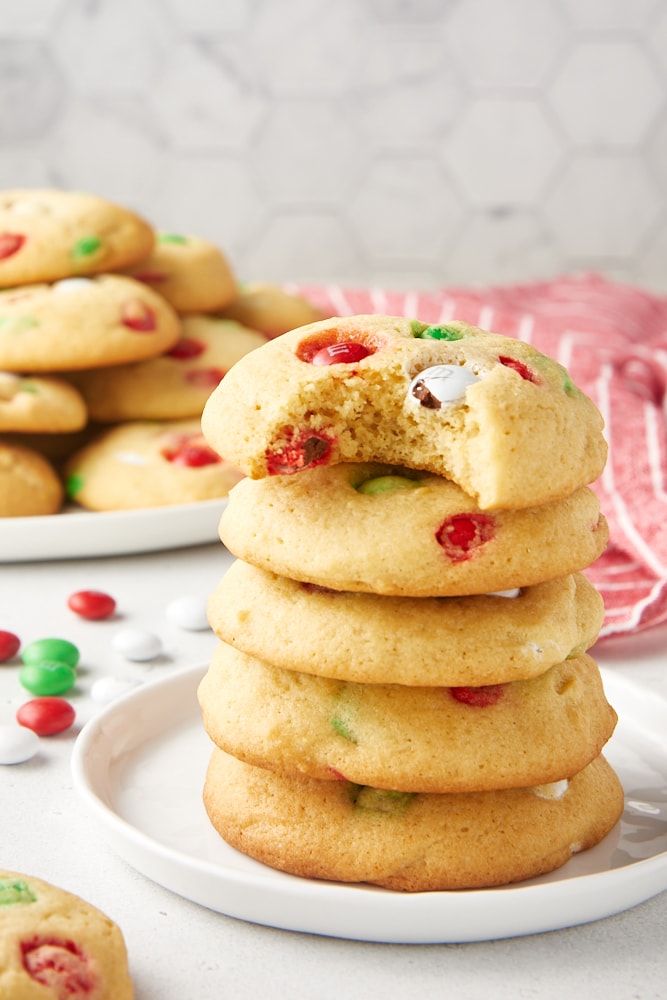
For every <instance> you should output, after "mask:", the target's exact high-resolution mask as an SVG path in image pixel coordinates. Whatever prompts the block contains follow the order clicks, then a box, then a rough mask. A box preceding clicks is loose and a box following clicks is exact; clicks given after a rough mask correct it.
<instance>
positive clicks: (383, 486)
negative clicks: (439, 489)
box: [357, 476, 423, 496]
mask: <svg viewBox="0 0 667 1000" xmlns="http://www.w3.org/2000/svg"><path fill="white" fill-rule="evenodd" d="M422 485H423V483H421V482H420V481H419V480H418V479H409V478H408V477H407V476H374V477H373V479H365V480H364V481H363V483H361V484H360V485H359V486H357V493H365V494H367V495H369V496H374V495H375V494H377V493H389V492H391V491H393V490H414V489H417V488H418V487H419V486H422Z"/></svg>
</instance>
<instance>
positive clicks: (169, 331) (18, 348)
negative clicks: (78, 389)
mask: <svg viewBox="0 0 667 1000" xmlns="http://www.w3.org/2000/svg"><path fill="white" fill-rule="evenodd" d="M179 336H180V321H179V318H178V316H177V315H176V313H175V312H174V311H173V309H172V308H171V306H169V305H168V304H167V303H166V302H165V301H164V299H162V298H161V297H160V296H159V295H156V294H155V292H153V291H151V290H150V288H146V286H145V285H142V284H141V283H140V282H139V281H134V280H133V279H132V278H125V277H121V276H120V275H116V274H106V275H102V276H100V277H95V278H68V279H66V280H63V281H57V282H55V283H54V284H52V285H31V286H29V287H25V288H18V289H12V290H10V291H4V292H0V368H4V369H6V370H7V371H12V372H26V371H28V372H31V373H36V372H61V371H66V370H67V369H70V368H74V369H80V368H97V367H100V366H105V365H118V364H125V363H126V362H130V361H141V360H143V359H144V358H152V357H154V356H155V355H157V354H162V353H163V352H164V351H167V350H169V349H170V348H171V347H173V346H174V344H175V343H176V341H177V340H178V338H179Z"/></svg>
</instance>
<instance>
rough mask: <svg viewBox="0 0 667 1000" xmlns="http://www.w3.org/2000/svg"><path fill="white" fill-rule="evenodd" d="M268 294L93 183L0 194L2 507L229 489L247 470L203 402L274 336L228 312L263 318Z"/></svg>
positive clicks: (98, 503) (212, 253)
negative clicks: (204, 430)
mask: <svg viewBox="0 0 667 1000" xmlns="http://www.w3.org/2000/svg"><path fill="white" fill-rule="evenodd" d="M267 294H268V295H269V296H270V290H269V291H266V290H265V291H264V292H263V295H260V296H259V297H258V291H257V290H248V291H247V292H246V291H243V292H241V291H240V290H239V288H238V286H237V283H236V280H235V278H234V275H233V273H232V270H231V268H230V266H229V263H228V262H227V259H226V257H225V256H224V254H223V253H222V252H221V251H220V250H219V249H218V248H217V247H216V246H214V245H213V244H211V243H209V242H207V241H205V240H202V239H199V238H198V237H194V236H181V235H177V234H173V233H162V232H158V231H155V230H154V229H153V228H152V227H151V226H150V225H149V224H148V223H147V222H146V221H145V220H144V219H142V218H141V217H140V216H138V215H137V214H136V213H135V212H132V211H130V210H129V209H127V208H124V207H123V206H120V205H116V204H113V203H111V202H109V201H107V200H106V199H103V198H100V197H98V196H96V195H92V194H85V193H81V192H67V191H59V190H50V189H47V190H41V189H18V190H9V191H4V192H2V193H0V434H2V440H1V441H0V486H1V487H2V489H0V516H4V517H9V516H28V515H34V514H53V513H56V512H57V511H59V510H60V509H61V507H62V504H63V500H64V498H65V492H67V494H68V495H69V496H70V497H71V498H72V499H74V500H75V501H76V502H77V503H78V504H79V505H81V506H83V507H87V508H89V509H92V510H110V509H116V508H126V507H150V506H158V505H163V504H171V503H186V502H189V501H192V500H201V499H207V498H212V497H219V496H225V495H226V494H227V491H228V489H229V487H230V486H231V485H233V484H234V483H235V482H237V481H238V479H239V478H240V475H241V474H240V473H239V471H238V470H237V469H235V468H234V467H233V466H232V465H231V464H230V463H227V462H224V461H223V460H222V459H221V457H220V456H219V455H217V454H216V453H214V452H213V451H212V450H211V449H210V448H208V447H207V446H206V444H205V442H204V441H203V439H202V436H201V427H200V418H201V413H202V410H203V407H204V404H205V402H206V400H207V398H208V396H209V394H210V392H211V390H212V389H213V388H214V387H215V386H216V385H217V384H218V382H219V381H220V379H221V378H222V377H223V376H224V375H225V373H226V372H227V370H228V369H229V368H230V367H231V365H232V364H234V363H235V362H236V361H237V360H238V359H239V358H240V357H242V356H243V355H245V354H246V353H248V352H249V351H251V350H253V349H254V348H256V347H258V346H260V345H262V344H264V343H265V342H266V340H267V336H268V332H267V333H264V332H262V330H261V329H260V328H259V327H257V328H254V327H251V325H250V324H248V323H242V322H239V321H238V320H237V319H236V318H234V317H233V316H231V315H230V316H227V315H225V310H226V309H228V308H229V309H234V310H236V311H237V312H238V311H239V310H241V312H242V313H243V315H244V316H247V317H248V319H249V320H252V319H254V318H257V319H258V321H260V322H264V315H265V313H266V306H267V299H266V296H267ZM275 297H276V293H274V295H273V298H272V299H271V301H274V300H275ZM278 301H279V304H280V306H281V308H283V307H285V303H284V302H283V297H280V298H279V300H278ZM290 305H291V306H292V311H293V309H294V308H298V309H299V310H300V312H299V316H301V313H303V307H302V303H301V301H300V300H299V299H297V298H294V297H288V298H287V303H286V306H287V307H289V306H290ZM304 315H305V316H307V318H308V319H309V320H311V319H312V318H313V314H312V311H311V313H310V314H308V311H307V310H306V312H305V314H304ZM299 321H300V320H299ZM304 321H305V320H304ZM295 325H296V324H295Z"/></svg>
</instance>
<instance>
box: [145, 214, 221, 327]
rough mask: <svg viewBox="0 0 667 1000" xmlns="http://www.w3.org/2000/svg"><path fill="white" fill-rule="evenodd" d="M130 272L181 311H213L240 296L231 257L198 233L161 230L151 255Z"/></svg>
mask: <svg viewBox="0 0 667 1000" xmlns="http://www.w3.org/2000/svg"><path fill="white" fill-rule="evenodd" d="M127 273H128V274H129V275H130V276H131V277H133V278H136V279H137V281H143V282H144V283H145V284H147V285H150V286H151V288H153V289H155V291H156V292H159V293H160V295H162V296H163V297H164V298H165V299H166V300H167V302H169V304H170V305H171V306H173V308H174V309H175V310H176V311H177V312H179V313H199V312H213V311H214V310H216V309H222V308H223V307H225V306H226V305H227V304H228V303H230V302H231V301H232V299H234V297H235V296H236V280H235V278H234V275H233V273H232V269H231V267H230V265H229V262H228V260H227V258H226V257H225V255H224V254H223V253H222V251H221V250H220V249H219V248H218V247H217V246H215V245H214V244H213V243H209V242H208V240H203V239H200V238H199V237H198V236H182V235H180V234H178V233H161V232H158V233H157V234H156V243H155V246H154V247H153V250H152V252H151V253H150V255H149V256H148V257H147V258H146V259H145V260H142V261H140V263H139V264H137V265H135V266H134V267H132V268H130V269H129V271H128V272H127Z"/></svg>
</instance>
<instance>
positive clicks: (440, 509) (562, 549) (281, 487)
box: [220, 348, 608, 597]
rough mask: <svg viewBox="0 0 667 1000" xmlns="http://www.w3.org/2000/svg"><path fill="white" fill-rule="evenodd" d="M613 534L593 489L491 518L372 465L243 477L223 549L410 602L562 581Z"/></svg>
mask: <svg viewBox="0 0 667 1000" xmlns="http://www.w3.org/2000/svg"><path fill="white" fill-rule="evenodd" d="M260 350H263V348H261V349H260ZM228 377H229V376H228ZM607 536H608V529H607V524H606V521H605V519H604V517H603V516H602V515H601V514H600V510H599V502H598V499H597V497H596V495H595V494H594V493H593V491H592V490H590V489H589V488H588V487H582V488H581V489H579V490H577V491H576V492H575V493H573V494H572V495H571V496H568V497H566V498H565V499H562V500H555V501H553V502H551V503H547V504H542V505H541V506H539V507H532V508H525V509H521V510H493V511H482V510H480V508H479V506H478V505H477V504H476V503H475V502H474V501H473V500H472V499H471V497H469V496H467V495H466V494H465V493H464V492H463V491H462V490H461V489H459V487H458V486H456V485H455V484H454V483H453V482H450V481H449V480H447V479H443V478H441V477H439V476H435V475H433V474H432V473H426V472H414V471H411V470H405V469H396V468H395V467H392V466H384V465H377V464H373V463H344V464H339V465H323V466H318V467H316V468H312V469H307V470H306V471H304V472H301V473H300V474H299V475H297V476H280V477H273V476H271V477H266V478H264V479H243V480H242V481H241V482H240V483H239V484H238V485H237V486H236V487H235V488H234V489H233V490H232V492H231V494H230V497H229V503H228V505H227V508H226V510H225V511H224V512H223V515H222V518H221V520H220V537H221V539H222V541H223V542H224V544H225V545H226V546H227V548H228V549H229V550H230V552H232V553H233V554H234V555H235V556H237V557H238V558H240V559H243V560H244V561H245V562H248V563H251V564H252V565H253V566H259V567H260V568H261V569H265V570H269V571H271V572H273V573H277V574H278V575H279V576H287V577H290V578H291V579H293V580H300V581H305V582H307V583H313V584H317V585H318V586H323V587H331V588H333V589H334V590H348V591H364V592H370V593H376V594H387V595H391V596H405V597H447V596H458V597H460V596H465V595H468V594H486V593H489V591H495V590H507V589H509V588H512V587H527V586H531V585H533V584H536V583H543V582H544V581H545V580H553V579H555V578H556V577H559V576H566V575H567V574H569V573H575V572H577V571H578V570H581V569H584V568H585V567H587V566H589V565H590V564H591V563H592V562H594V561H595V559H597V557H598V556H599V555H600V554H601V553H602V552H603V551H604V548H605V546H606V543H607Z"/></svg>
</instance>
